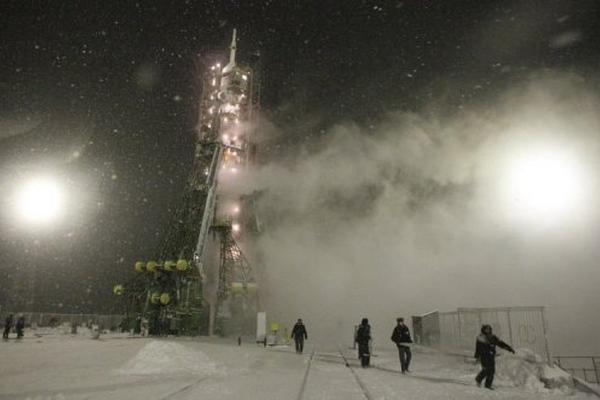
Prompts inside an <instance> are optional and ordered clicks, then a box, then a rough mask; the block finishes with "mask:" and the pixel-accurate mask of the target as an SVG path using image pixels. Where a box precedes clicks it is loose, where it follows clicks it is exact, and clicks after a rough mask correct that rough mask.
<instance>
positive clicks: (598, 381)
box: [592, 357, 600, 385]
mask: <svg viewBox="0 0 600 400" xmlns="http://www.w3.org/2000/svg"><path fill="white" fill-rule="evenodd" d="M592 364H594V373H595V374H596V384H598V385H600V375H598V372H600V371H598V363H597V362H596V357H592Z"/></svg>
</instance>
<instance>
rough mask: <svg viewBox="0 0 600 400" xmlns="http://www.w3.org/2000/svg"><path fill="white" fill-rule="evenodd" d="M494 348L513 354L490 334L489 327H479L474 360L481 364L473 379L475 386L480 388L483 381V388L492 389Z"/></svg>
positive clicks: (512, 351) (494, 367) (505, 345)
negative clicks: (479, 370) (479, 332)
mask: <svg viewBox="0 0 600 400" xmlns="http://www.w3.org/2000/svg"><path fill="white" fill-rule="evenodd" d="M496 346H498V347H500V348H502V349H504V350H507V351H510V352H511V353H513V354H514V353H515V351H514V350H513V348H512V347H510V346H509V345H508V344H506V343H504V342H503V341H502V340H500V339H498V337H497V336H496V335H494V334H493V333H492V327H491V325H483V326H482V327H481V334H480V335H479V336H477V341H476V342H475V359H476V360H479V362H481V372H480V373H479V374H478V375H477V377H476V378H475V381H476V382H477V386H481V383H482V382H483V380H484V379H485V387H486V388H487V389H493V388H492V382H493V381H494V373H495V372H496Z"/></svg>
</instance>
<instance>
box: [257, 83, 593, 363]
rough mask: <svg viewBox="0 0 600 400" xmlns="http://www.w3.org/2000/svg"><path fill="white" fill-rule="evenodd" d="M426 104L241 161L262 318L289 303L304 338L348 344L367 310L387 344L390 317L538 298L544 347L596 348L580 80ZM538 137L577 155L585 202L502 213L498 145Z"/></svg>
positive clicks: (587, 93)
mask: <svg viewBox="0 0 600 400" xmlns="http://www.w3.org/2000/svg"><path fill="white" fill-rule="evenodd" d="M440 115H441V113H439V114H436V113H434V112H423V113H421V114H411V113H404V112H396V113H392V114H390V115H389V116H388V117H387V119H386V120H385V121H384V122H383V123H382V124H381V125H380V126H379V127H378V128H377V129H375V130H363V129H361V128H360V127H358V126H356V125H353V124H352V123H344V124H341V125H339V126H337V127H335V128H333V130H332V131H331V132H330V133H329V134H328V135H327V136H326V138H324V139H323V140H322V142H321V143H320V144H319V146H318V150H317V151H314V150H311V151H306V150H304V151H298V156H297V157H293V158H292V159H291V160H290V159H288V160H286V161H278V162H276V163H271V164H269V165H266V166H264V167H262V168H260V169H259V170H257V171H255V176H253V177H252V179H251V180H250V181H252V182H253V183H254V184H255V187H254V188H253V189H261V190H263V189H264V190H265V192H264V194H263V196H262V197H261V199H260V202H259V204H258V209H259V214H260V216H261V217H262V218H263V222H264V223H265V226H266V231H265V233H264V235H262V236H261V237H260V239H258V243H257V244H256V245H257V246H258V249H259V250H260V253H261V255H262V257H263V260H262V264H263V265H264V271H263V272H262V274H261V275H262V279H263V282H262V287H263V299H262V300H263V303H264V305H265V308H266V309H267V310H268V311H269V313H270V314H269V318H270V319H271V320H275V321H279V322H281V323H284V324H291V323H292V322H293V321H294V320H295V318H298V317H302V318H303V319H304V320H305V321H306V323H307V326H308V329H309V334H311V333H312V335H311V336H312V338H313V339H314V340H315V341H319V342H328V343H343V344H349V343H351V340H352V326H353V325H354V324H356V323H358V322H359V320H360V318H362V317H364V316H366V317H369V319H370V320H371V321H372V323H373V329H374V332H375V336H376V340H377V342H378V343H379V344H387V343H388V342H389V339H388V338H389V334H390V331H391V329H392V327H393V325H394V321H395V317H397V316H405V317H410V316H411V315H416V314H421V313H424V312H427V311H430V310H433V309H440V310H442V311H444V310H452V309H456V307H469V306H517V305H545V306H547V307H548V311H549V317H550V333H551V337H550V340H551V344H552V345H553V347H554V349H559V350H560V352H562V353H568V352H571V353H577V352H581V353H585V354H589V353H590V352H593V351H600V343H598V341H597V332H598V331H599V330H600V319H598V311H599V310H598V304H600V294H599V292H598V287H599V284H600V269H598V268H597V265H596V264H597V259H598V257H599V256H600V249H599V248H598V246H597V243H596V242H597V239H596V237H597V233H598V232H599V227H600V224H599V223H598V222H599V221H598V216H597V214H596V213H595V212H594V209H595V208H596V207H594V204H595V201H594V199H595V198H596V192H597V186H598V176H597V173H596V172H595V171H597V170H598V160H599V158H598V155H599V154H598V150H599V148H600V147H599V145H600V137H599V135H598V132H600V130H599V128H600V103H599V101H598V98H597V97H596V96H595V95H594V93H593V90H592V89H590V83H589V82H586V81H585V80H584V79H583V78H581V77H579V76H576V75H572V74H565V73H554V72H543V73H538V74H536V75H535V76H532V77H530V79H529V80H528V81H527V82H526V83H524V84H523V85H522V86H521V87H519V88H517V89H512V90H510V91H507V92H505V93H504V94H503V95H501V96H499V97H498V99H497V101H496V102H495V104H493V106H487V107H481V108H479V109H477V108H476V107H474V108H471V109H470V110H467V111H462V112H460V113H458V114H455V115H453V116H450V117H442V116H440ZM283 135H285V132H283ZM540 143H541V144H546V143H552V144H554V145H556V146H559V147H560V148H562V149H565V151H568V152H570V153H571V154H574V155H576V156H577V160H578V162H579V163H580V166H581V167H582V169H583V170H585V180H584V181H583V182H582V184H583V186H584V189H585V193H586V199H585V200H586V201H585V203H584V204H585V205H586V206H585V207H582V208H581V209H577V210H572V212H571V213H570V214H569V215H568V216H567V218H563V219H561V220H559V221H555V220H554V219H553V218H552V216H548V217H547V218H538V219H537V220H535V219H534V220H531V219H525V220H522V219H519V218H517V217H514V216H512V215H511V210H510V205H508V206H507V204H506V202H505V199H503V198H502V196H501V194H500V193H499V189H498V187H499V182H500V181H501V179H502V172H503V169H504V168H505V166H506V163H507V162H509V161H510V157H511V155H512V154H514V153H515V152H517V151H527V149H528V148H534V147H535V146H537V145H539V144H540ZM565 327H570V329H564V328H565ZM311 336H309V337H311ZM594 346H595V347H594Z"/></svg>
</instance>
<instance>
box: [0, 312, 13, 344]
mask: <svg viewBox="0 0 600 400" xmlns="http://www.w3.org/2000/svg"><path fill="white" fill-rule="evenodd" d="M12 325H13V315H12V314H9V315H8V317H6V319H5V320H4V332H3V333H2V339H8V335H9V334H10V330H11V328H12Z"/></svg>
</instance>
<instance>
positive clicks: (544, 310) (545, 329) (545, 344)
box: [541, 307, 552, 365]
mask: <svg viewBox="0 0 600 400" xmlns="http://www.w3.org/2000/svg"><path fill="white" fill-rule="evenodd" d="M541 312H542V329H543V330H544V346H545V348H546V358H547V359H548V365H552V357H550V346H549V345H548V321H546V309H545V307H541Z"/></svg>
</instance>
